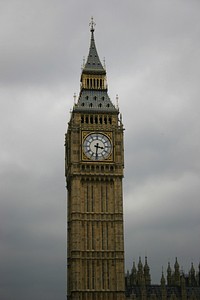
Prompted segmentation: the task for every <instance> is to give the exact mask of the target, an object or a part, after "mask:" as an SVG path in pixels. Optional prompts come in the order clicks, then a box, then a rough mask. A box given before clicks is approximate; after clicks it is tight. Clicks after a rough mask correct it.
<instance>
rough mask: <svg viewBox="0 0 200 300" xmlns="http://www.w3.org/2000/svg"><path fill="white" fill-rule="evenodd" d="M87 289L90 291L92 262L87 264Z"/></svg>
mask: <svg viewBox="0 0 200 300" xmlns="http://www.w3.org/2000/svg"><path fill="white" fill-rule="evenodd" d="M87 289H88V290H89V289H90V262H89V261H88V262H87Z"/></svg>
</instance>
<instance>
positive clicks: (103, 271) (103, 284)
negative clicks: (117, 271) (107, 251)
mask: <svg viewBox="0 0 200 300" xmlns="http://www.w3.org/2000/svg"><path fill="white" fill-rule="evenodd" d="M104 263H105V262H104V261H102V289H103V290H104V289H105V266H104Z"/></svg>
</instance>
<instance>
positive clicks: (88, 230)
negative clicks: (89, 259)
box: [87, 223, 91, 250]
mask: <svg viewBox="0 0 200 300" xmlns="http://www.w3.org/2000/svg"><path fill="white" fill-rule="evenodd" d="M90 238H91V237H90V224H89V223H87V250H90Z"/></svg>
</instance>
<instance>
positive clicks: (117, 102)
mask: <svg viewBox="0 0 200 300" xmlns="http://www.w3.org/2000/svg"><path fill="white" fill-rule="evenodd" d="M116 106H117V109H118V108H119V96H118V94H117V95H116Z"/></svg>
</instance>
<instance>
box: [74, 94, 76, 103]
mask: <svg viewBox="0 0 200 300" xmlns="http://www.w3.org/2000/svg"><path fill="white" fill-rule="evenodd" d="M74 104H76V93H74Z"/></svg>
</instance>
